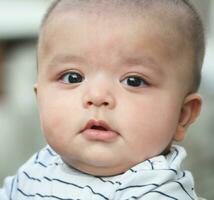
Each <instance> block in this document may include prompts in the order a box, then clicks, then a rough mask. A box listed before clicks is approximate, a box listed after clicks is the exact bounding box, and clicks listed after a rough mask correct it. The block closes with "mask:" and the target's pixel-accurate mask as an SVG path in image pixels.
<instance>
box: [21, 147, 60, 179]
mask: <svg viewBox="0 0 214 200" xmlns="http://www.w3.org/2000/svg"><path fill="white" fill-rule="evenodd" d="M61 163H62V160H61V158H60V156H59V155H58V154H57V153H56V152H55V151H54V150H53V149H52V148H51V147H50V146H46V147H44V148H43V149H41V150H40V151H38V152H37V153H35V154H34V155H33V156H32V157H31V158H30V159H29V160H28V161H27V162H26V163H25V164H24V165H23V166H22V167H21V168H20V169H19V174H20V173H21V174H25V175H26V176H27V177H28V175H29V173H31V174H37V176H43V174H44V173H46V172H47V171H50V170H53V169H54V168H56V167H57V166H58V165H60V164H61ZM28 178H29V177H28Z"/></svg>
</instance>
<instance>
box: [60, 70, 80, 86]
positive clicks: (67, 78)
mask: <svg viewBox="0 0 214 200" xmlns="http://www.w3.org/2000/svg"><path fill="white" fill-rule="evenodd" d="M60 80H62V82H63V83H67V84H74V83H80V82H82V81H83V80H84V77H83V76H82V75H81V74H79V73H77V72H67V73H65V74H63V75H62V76H61V77H60Z"/></svg>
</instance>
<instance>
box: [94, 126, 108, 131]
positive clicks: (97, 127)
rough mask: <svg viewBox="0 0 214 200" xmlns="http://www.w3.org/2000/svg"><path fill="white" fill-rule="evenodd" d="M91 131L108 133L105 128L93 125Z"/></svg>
mask: <svg viewBox="0 0 214 200" xmlns="http://www.w3.org/2000/svg"><path fill="white" fill-rule="evenodd" d="M91 129H94V130H100V131H108V130H107V129H106V128H105V127H102V126H96V125H93V126H92V127H91Z"/></svg>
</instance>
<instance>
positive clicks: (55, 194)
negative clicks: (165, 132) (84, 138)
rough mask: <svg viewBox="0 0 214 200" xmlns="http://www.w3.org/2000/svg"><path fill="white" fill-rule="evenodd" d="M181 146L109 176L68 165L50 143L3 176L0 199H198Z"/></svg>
mask: <svg viewBox="0 0 214 200" xmlns="http://www.w3.org/2000/svg"><path fill="white" fill-rule="evenodd" d="M185 157H186V152H185V150H184V148H183V147H181V146H177V145H173V146H172V147H171V150H170V153H169V154H167V155H166V156H163V155H160V156H157V157H154V158H151V159H148V160H145V161H144V162H142V163H140V164H138V165H136V166H134V167H132V168H131V169H129V170H128V171H126V172H125V173H123V174H120V175H115V176H111V177H101V176H91V175H89V174H85V173H82V172H80V171H78V170H76V169H73V168H71V167H68V166H67V165H66V164H65V163H64V162H63V161H62V159H61V158H60V156H59V155H58V154H56V153H55V152H54V151H53V150H52V149H51V148H50V147H49V146H47V147H45V148H44V149H42V150H41V151H40V152H38V153H37V154H35V155H34V156H33V157H32V158H31V159H30V160H29V161H28V162H27V163H26V164H24V165H23V166H22V167H21V168H20V169H19V170H18V172H17V175H16V176H14V177H8V178H6V180H5V183H4V187H3V188H1V189H0V200H27V199H28V200H29V199H30V200H41V199H44V200H48V199H50V200H52V199H53V200H134V199H142V200H154V199H158V200H197V199H198V198H197V196H196V194H195V191H194V183H193V178H192V175H191V173H190V172H189V171H184V170H182V169H181V162H182V161H183V159H184V158H185Z"/></svg>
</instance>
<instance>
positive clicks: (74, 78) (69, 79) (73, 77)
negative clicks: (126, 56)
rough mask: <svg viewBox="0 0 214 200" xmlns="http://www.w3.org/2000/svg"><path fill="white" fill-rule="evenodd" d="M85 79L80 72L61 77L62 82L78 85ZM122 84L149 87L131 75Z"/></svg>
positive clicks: (140, 78)
mask: <svg viewBox="0 0 214 200" xmlns="http://www.w3.org/2000/svg"><path fill="white" fill-rule="evenodd" d="M84 79H85V78H84V77H83V76H82V75H81V74H80V73H78V72H66V73H64V74H63V75H61V76H60V78H59V80H61V81H62V82H63V83H65V84H77V83H81V82H83V81H84ZM120 82H121V83H122V84H124V85H127V86H128V87H134V88H139V87H140V88H141V87H146V86H148V85H149V84H148V82H147V81H145V80H144V78H142V77H141V76H139V75H129V76H127V77H125V78H124V79H122V80H121V81H120Z"/></svg>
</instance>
